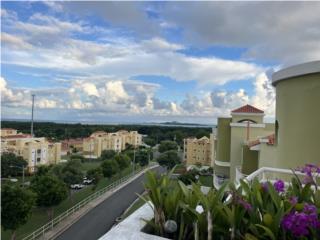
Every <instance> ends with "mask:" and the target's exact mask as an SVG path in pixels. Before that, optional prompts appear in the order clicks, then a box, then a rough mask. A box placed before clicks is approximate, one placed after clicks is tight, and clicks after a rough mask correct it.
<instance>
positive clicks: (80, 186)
mask: <svg viewBox="0 0 320 240" xmlns="http://www.w3.org/2000/svg"><path fill="white" fill-rule="evenodd" d="M83 187H84V185H83V184H72V185H70V188H71V189H74V190H79V189H82V188H83Z"/></svg>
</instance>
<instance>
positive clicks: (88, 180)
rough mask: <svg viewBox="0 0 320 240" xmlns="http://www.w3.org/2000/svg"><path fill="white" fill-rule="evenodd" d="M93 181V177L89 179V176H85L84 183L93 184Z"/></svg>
mask: <svg viewBox="0 0 320 240" xmlns="http://www.w3.org/2000/svg"><path fill="white" fill-rule="evenodd" d="M92 182H93V179H89V178H86V177H85V178H83V182H82V183H83V184H85V185H89V184H91V183H92Z"/></svg>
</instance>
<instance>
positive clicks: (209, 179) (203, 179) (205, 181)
mask: <svg viewBox="0 0 320 240" xmlns="http://www.w3.org/2000/svg"><path fill="white" fill-rule="evenodd" d="M199 181H200V183H201V185H202V186H206V187H213V176H212V175H208V176H202V175H200V178H199Z"/></svg>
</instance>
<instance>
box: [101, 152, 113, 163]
mask: <svg viewBox="0 0 320 240" xmlns="http://www.w3.org/2000/svg"><path fill="white" fill-rule="evenodd" d="M116 154H117V153H116V152H115V151H114V150H103V151H102V152H101V156H100V159H101V160H102V161H103V160H107V159H113V158H114V157H115V156H116Z"/></svg>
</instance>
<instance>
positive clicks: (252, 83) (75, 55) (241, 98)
mask: <svg viewBox="0 0 320 240" xmlns="http://www.w3.org/2000/svg"><path fill="white" fill-rule="evenodd" d="M319 10H320V4H319V3H316V2H304V3H301V2H296V3H285V2H282V3H280V2H278V3H277V2H268V3H267V2H261V3H259V2H255V3H248V2H240V3H235V2H2V6H1V35H2V36H1V45H2V49H1V69H2V71H1V82H0V87H1V106H2V108H1V113H2V118H14V119H26V118H29V117H30V104H31V94H32V93H35V94H36V118H37V119H39V120H62V121H63V120H68V121H90V122H153V121H157V122H162V121H181V122H196V123H206V124H211V123H214V122H216V118H217V117H218V116H227V115H228V114H229V112H230V110H232V109H233V108H237V107H240V106H241V105H244V104H253V105H255V106H256V107H259V108H261V109H263V110H264V111H265V113H266V116H267V117H268V118H270V119H272V118H273V116H274V110H275V109H274V104H275V102H274V99H275V92H274V89H273V87H272V86H271V84H270V83H271V79H270V78H271V77H270V76H271V74H272V72H274V71H276V70H278V69H280V68H282V67H286V66H289V65H293V64H297V63H301V62H305V61H312V60H318V59H319V56H320V47H319V40H320V31H319V27H318V23H319V22H320V17H319V14H317V13H318V12H319ZM305 16H308V18H306V17H305Z"/></svg>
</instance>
